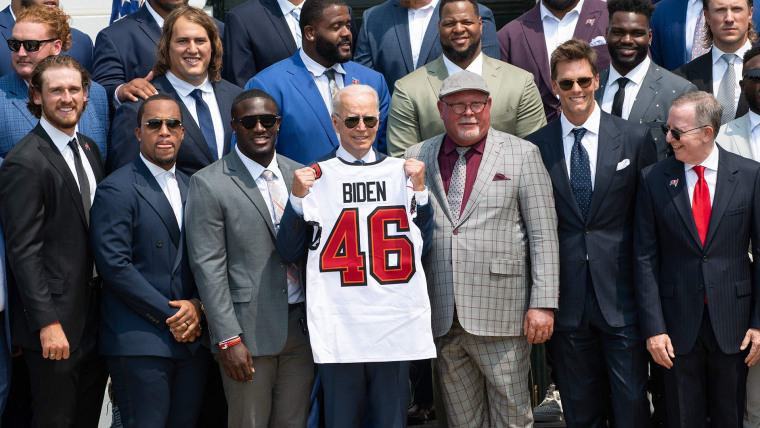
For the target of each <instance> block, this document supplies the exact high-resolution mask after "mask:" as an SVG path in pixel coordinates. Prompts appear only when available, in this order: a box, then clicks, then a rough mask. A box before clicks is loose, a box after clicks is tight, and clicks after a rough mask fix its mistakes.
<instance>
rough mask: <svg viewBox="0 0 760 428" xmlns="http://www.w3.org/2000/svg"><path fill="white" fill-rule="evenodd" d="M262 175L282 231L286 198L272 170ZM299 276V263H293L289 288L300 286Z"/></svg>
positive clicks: (278, 226)
mask: <svg viewBox="0 0 760 428" xmlns="http://www.w3.org/2000/svg"><path fill="white" fill-rule="evenodd" d="M261 176H262V177H264V180H266V181H267V188H268V189H269V199H270V200H271V201H272V207H274V219H275V224H274V231H275V233H277V232H279V231H280V219H282V213H283V211H285V199H284V198H283V197H282V193H280V189H279V188H278V187H277V183H276V182H275V180H274V173H273V172H272V171H270V170H268V169H265V170H264V172H262V173H261ZM298 278H300V275H299V273H298V265H297V264H295V263H291V264H290V265H289V266H288V289H292V288H293V287H297V286H298V283H299V281H298Z"/></svg>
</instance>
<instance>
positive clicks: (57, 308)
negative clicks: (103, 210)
mask: <svg viewBox="0 0 760 428" xmlns="http://www.w3.org/2000/svg"><path fill="white" fill-rule="evenodd" d="M77 138H78V140H79V143H80V145H81V146H82V148H83V149H84V152H85V155H86V158H87V161H89V162H90V166H91V167H92V171H93V173H94V174H95V179H96V180H97V181H98V182H100V181H101V180H102V179H103V176H104V168H103V160H102V158H101V156H100V151H99V150H98V146H97V145H96V144H95V143H94V142H93V141H92V140H91V139H89V138H87V137H85V136H83V135H81V134H78V135H77ZM0 183H2V185H1V186H0V217H1V218H2V224H3V230H4V232H5V236H6V246H7V247H6V248H7V250H8V255H7V257H8V264H9V269H8V271H9V275H8V279H9V291H10V301H9V303H8V308H9V309H10V312H11V331H12V334H11V336H12V340H13V344H14V345H16V346H21V347H22V348H27V349H34V350H41V345H40V334H39V333H40V332H39V330H40V329H41V328H42V327H45V326H47V325H49V324H52V323H53V322H56V321H59V322H60V323H61V327H63V331H64V333H66V338H67V340H68V341H69V345H70V347H71V350H72V351H73V350H75V349H77V347H78V346H79V343H80V340H81V339H82V331H83V329H84V325H85V320H86V317H87V312H88V308H89V307H90V305H92V304H97V302H95V301H94V300H93V299H95V298H96V295H95V293H94V289H93V288H92V287H90V285H89V281H90V279H91V278H92V269H93V265H94V262H93V254H92V246H91V245H90V234H89V227H88V225H87V221H86V219H85V213H84V208H83V206H82V199H81V196H80V193H79V187H78V186H77V182H76V180H75V178H74V175H73V174H72V173H71V170H70V169H69V167H68V165H67V164H66V161H65V160H64V158H63V156H62V155H61V153H60V152H59V151H58V149H57V148H56V147H55V145H54V144H53V141H52V140H51V139H50V137H49V136H48V134H47V133H46V132H45V130H44V129H42V127H41V126H40V125H37V126H36V127H35V128H34V129H33V130H32V131H31V132H30V133H29V134H27V136H26V137H24V138H23V139H22V140H21V141H19V142H18V144H16V146H15V147H14V148H13V150H11V152H10V153H9V154H8V156H7V157H6V158H5V160H4V161H3V164H2V167H0Z"/></svg>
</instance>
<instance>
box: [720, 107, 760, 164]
mask: <svg viewBox="0 0 760 428" xmlns="http://www.w3.org/2000/svg"><path fill="white" fill-rule="evenodd" d="M725 133H726V135H727V136H728V135H730V137H731V140H733V142H734V146H736V149H737V150H738V152H739V155H740V156H742V157H745V158H748V159H755V157H754V156H753V155H752V148H751V147H750V144H749V142H750V141H751V140H752V130H751V129H750V123H749V115H744V116H742V117H740V118H739V119H737V120H736V121H735V122H734V123H733V124H731V125H730V128H729V127H728V125H727V126H726V130H725ZM759 154H760V153H759Z"/></svg>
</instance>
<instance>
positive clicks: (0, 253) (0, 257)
mask: <svg viewBox="0 0 760 428" xmlns="http://www.w3.org/2000/svg"><path fill="white" fill-rule="evenodd" d="M2 165H3V158H2V157H0V166H2ZM7 274H8V268H7V267H6V266H5V237H4V236H3V225H2V224H0V283H2V284H3V290H4V294H5V296H4V297H5V311H4V312H5V331H4V332H0V334H4V335H5V343H6V345H7V349H3V350H0V352H5V351H8V355H9V356H10V353H11V322H10V315H9V314H10V311H9V310H8V279H7ZM8 360H10V357H9V358H8ZM7 383H10V379H8V382H7ZM0 406H2V403H0Z"/></svg>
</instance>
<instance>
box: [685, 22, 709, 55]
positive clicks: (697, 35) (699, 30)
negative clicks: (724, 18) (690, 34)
mask: <svg viewBox="0 0 760 428" xmlns="http://www.w3.org/2000/svg"><path fill="white" fill-rule="evenodd" d="M706 34H707V26H706V25H705V13H704V11H702V10H700V11H699V17H698V18H697V25H695V26H694V38H693V39H692V44H691V56H690V57H689V61H691V60H693V59H694V58H696V57H699V56H702V55H704V54H706V53H707V51H709V50H710V46H705V35H706Z"/></svg>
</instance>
